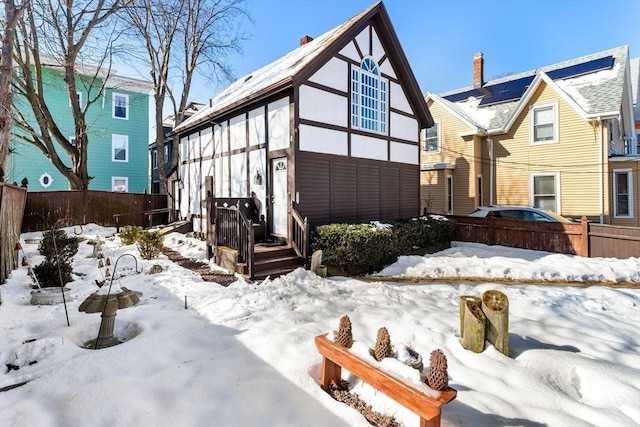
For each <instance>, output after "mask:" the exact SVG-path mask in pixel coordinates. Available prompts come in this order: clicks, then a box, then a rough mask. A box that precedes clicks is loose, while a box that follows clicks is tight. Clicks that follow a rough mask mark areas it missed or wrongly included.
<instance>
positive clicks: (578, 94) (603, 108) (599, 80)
mask: <svg viewBox="0 0 640 427" xmlns="http://www.w3.org/2000/svg"><path fill="white" fill-rule="evenodd" d="M628 50H629V49H628V46H621V47H617V48H614V49H609V50H605V51H602V52H597V53H594V54H591V55H586V56H582V57H580V58H574V59H571V60H568V61H563V62H559V63H557V64H553V65H548V66H545V67H541V68H537V69H535V70H530V71H526V72H523V73H518V74H513V75H510V76H506V77H501V78H499V79H494V80H490V81H487V82H486V83H484V84H483V86H482V88H487V87H490V86H497V85H501V84H505V83H509V82H514V81H517V80H521V79H526V78H532V79H533V78H535V77H536V76H540V75H542V74H545V75H547V76H551V75H553V73H552V72H553V71H557V70H563V69H567V68H568V67H573V66H579V65H580V64H585V63H588V62H592V61H595V60H601V59H604V58H607V57H612V58H613V65H612V67H610V68H604V69H596V70H594V71H592V72H585V73H582V74H574V75H571V76H569V77H565V78H557V79H553V78H552V77H550V78H551V80H553V82H554V83H555V86H554V88H555V89H556V90H559V91H561V92H562V93H561V95H563V96H564V97H566V98H568V99H571V100H572V101H573V103H575V105H576V106H578V107H579V108H580V109H582V110H583V111H584V113H585V114H586V115H588V116H591V115H597V114H607V113H612V112H616V111H620V109H621V106H622V105H623V102H624V100H623V93H624V87H625V72H626V67H627V63H628ZM538 80H539V79H538ZM538 80H532V82H531V84H534V82H537V81H538ZM482 88H474V87H473V86H469V87H464V88H461V89H457V90H453V91H448V92H445V93H441V94H439V95H438V96H439V97H440V98H442V99H444V100H446V101H449V102H450V103H451V104H454V105H455V106H456V107H457V108H454V111H458V114H459V115H460V116H461V117H463V118H464V119H465V120H468V121H470V122H472V123H475V124H476V125H477V126H479V127H480V128H482V129H484V130H498V129H504V128H505V126H506V125H507V123H509V122H510V120H511V119H512V115H513V114H514V113H516V112H517V109H518V107H519V104H520V101H521V99H522V98H521V97H518V98H515V99H509V100H508V101H506V102H496V103H489V104H487V105H482V104H481V102H480V100H481V99H482V95H480V96H478V94H477V92H478V89H479V91H482ZM466 92H469V93H475V94H476V96H470V97H467V98H461V96H464V95H465V93H466ZM527 93H528V92H527V91H524V92H523V93H522V94H521V95H522V96H526V94H527Z"/></svg>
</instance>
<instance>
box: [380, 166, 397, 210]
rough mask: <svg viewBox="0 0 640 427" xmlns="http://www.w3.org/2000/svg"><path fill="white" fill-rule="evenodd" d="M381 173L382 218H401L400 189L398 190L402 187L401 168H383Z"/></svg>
mask: <svg viewBox="0 0 640 427" xmlns="http://www.w3.org/2000/svg"><path fill="white" fill-rule="evenodd" d="M381 175H382V176H381V179H380V180H381V182H382V188H381V189H380V204H381V207H382V212H381V215H380V219H384V220H391V219H397V218H400V191H398V189H399V188H400V170H399V169H393V168H383V169H382V172H381Z"/></svg>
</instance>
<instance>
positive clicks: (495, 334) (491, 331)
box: [482, 290, 509, 357]
mask: <svg viewBox="0 0 640 427" xmlns="http://www.w3.org/2000/svg"><path fill="white" fill-rule="evenodd" d="M482 311H483V312H484V314H485V315H486V317H487V332H486V335H487V340H488V341H489V342H490V343H491V344H493V345H494V347H495V348H496V350H498V351H499V352H501V353H502V354H504V355H505V356H507V357H509V299H508V298H507V296H506V295H505V294H503V293H502V292H500V291H496V290H491V291H487V292H485V293H484V294H482Z"/></svg>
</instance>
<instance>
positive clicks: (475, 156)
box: [420, 46, 640, 226]
mask: <svg viewBox="0 0 640 427" xmlns="http://www.w3.org/2000/svg"><path fill="white" fill-rule="evenodd" d="M628 52H629V49H628V47H627V46H622V47H618V48H615V49H610V50H606V51H603V52H598V53H594V54H592V55H588V56H584V57H581V58H576V59H571V60H569V61H565V62H561V63H558V64H554V65H550V66H546V67H541V68H538V69H536V70H532V71H528V72H525V73H520V74H515V75H510V76H508V77H502V78H499V79H495V80H490V81H487V82H485V81H484V79H483V68H484V59H483V56H482V53H476V54H475V55H474V59H473V70H474V73H473V76H474V84H473V86H470V87H466V88H462V89H459V90H455V91H450V92H447V93H443V94H439V95H435V94H431V93H427V95H426V101H427V105H428V107H429V111H430V112H431V114H432V116H433V118H434V120H435V123H436V124H435V125H434V126H433V127H432V128H430V129H427V130H426V131H424V132H423V135H422V151H421V172H420V174H421V179H420V186H421V191H420V197H421V208H422V209H423V210H426V211H428V212H432V213H445V214H456V215H467V214H469V213H471V212H473V210H474V209H476V208H477V207H478V206H485V205H492V204H495V205H505V204H511V205H530V206H537V207H541V208H544V209H547V210H551V211H554V212H557V213H559V214H562V215H564V216H567V217H575V218H580V217H581V216H583V215H586V216H587V217H588V218H589V219H590V220H593V221H597V222H601V223H605V224H616V225H630V226H639V225H640V209H639V208H638V205H639V203H640V197H639V195H638V190H639V189H640V173H639V171H638V165H639V163H640V154H639V153H638V147H637V144H636V136H635V129H634V116H633V101H632V85H631V75H630V67H629V58H628V55H629V53H628Z"/></svg>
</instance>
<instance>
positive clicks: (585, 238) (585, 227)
mask: <svg viewBox="0 0 640 427" xmlns="http://www.w3.org/2000/svg"><path fill="white" fill-rule="evenodd" d="M580 225H581V228H580V231H581V234H582V242H581V245H580V252H581V253H579V254H578V255H580V256H583V257H588V256H589V222H588V221H587V217H586V216H584V215H583V216H582V220H581V222H580Z"/></svg>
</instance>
